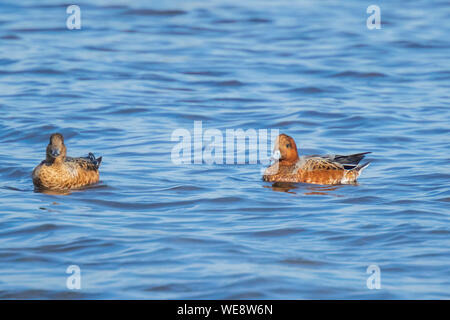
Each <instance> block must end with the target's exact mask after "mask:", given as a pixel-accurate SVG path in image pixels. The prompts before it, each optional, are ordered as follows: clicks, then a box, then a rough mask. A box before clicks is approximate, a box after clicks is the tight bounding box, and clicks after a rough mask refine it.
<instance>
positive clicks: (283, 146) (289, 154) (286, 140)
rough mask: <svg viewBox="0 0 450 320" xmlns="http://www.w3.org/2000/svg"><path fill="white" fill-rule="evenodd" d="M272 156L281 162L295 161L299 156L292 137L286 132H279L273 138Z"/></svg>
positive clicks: (289, 162) (290, 162) (291, 162)
mask: <svg viewBox="0 0 450 320" xmlns="http://www.w3.org/2000/svg"><path fill="white" fill-rule="evenodd" d="M272 158H273V159H274V160H278V161H279V162H280V163H282V164H293V163H295V162H296V161H297V160H298V159H299V158H298V151H297V145H296V144H295V141H294V139H293V138H292V137H290V136H288V135H287V134H284V133H282V134H280V135H279V136H278V137H277V139H276V140H275V146H274V148H273V155H272Z"/></svg>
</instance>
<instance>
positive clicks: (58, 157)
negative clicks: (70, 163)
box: [46, 133, 67, 163]
mask: <svg viewBox="0 0 450 320" xmlns="http://www.w3.org/2000/svg"><path fill="white" fill-rule="evenodd" d="M66 153H67V149H66V146H65V145H64V137H63V135H62V134H60V133H54V134H52V135H51V136H50V141H49V143H48V146H47V156H46V159H47V162H52V163H53V162H62V161H64V159H65V158H66Z"/></svg>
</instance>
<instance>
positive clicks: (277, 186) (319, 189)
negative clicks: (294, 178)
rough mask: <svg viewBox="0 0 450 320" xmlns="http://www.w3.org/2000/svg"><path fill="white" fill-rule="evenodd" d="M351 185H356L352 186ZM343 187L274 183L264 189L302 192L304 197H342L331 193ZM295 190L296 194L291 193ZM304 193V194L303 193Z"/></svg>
mask: <svg viewBox="0 0 450 320" xmlns="http://www.w3.org/2000/svg"><path fill="white" fill-rule="evenodd" d="M352 185H357V184H356V183H355V184H352ZM343 186H345V185H332V186H331V185H330V186H322V185H308V184H306V183H291V182H275V183H273V184H272V185H271V186H267V185H264V186H263V187H264V188H271V189H272V190H273V191H277V192H287V193H292V194H296V193H297V192H302V193H303V194H305V195H324V196H327V195H329V196H335V197H341V196H342V195H338V194H335V193H333V192H332V191H335V190H338V189H339V188H340V187H343ZM291 190H296V191H297V192H294V191H291ZM305 191H306V192H305Z"/></svg>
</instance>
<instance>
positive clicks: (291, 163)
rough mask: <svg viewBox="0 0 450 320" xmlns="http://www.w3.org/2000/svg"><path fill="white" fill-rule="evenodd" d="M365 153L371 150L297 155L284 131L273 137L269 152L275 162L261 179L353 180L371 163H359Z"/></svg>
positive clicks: (288, 180)
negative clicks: (338, 153) (271, 152)
mask: <svg viewBox="0 0 450 320" xmlns="http://www.w3.org/2000/svg"><path fill="white" fill-rule="evenodd" d="M367 153H370V152H364V153H356V154H352V155H348V156H340V155H327V156H316V155H314V156H302V157H299V156H298V153H297V146H296V144H295V141H294V139H292V138H291V137H290V136H288V135H286V134H280V135H279V136H278V137H277V139H276V141H275V147H274V153H273V156H272V158H273V159H274V160H275V163H274V164H272V165H271V166H270V167H268V168H267V169H266V171H265V172H264V175H263V180H264V181H269V182H303V183H314V184H345V183H355V182H356V179H357V178H358V176H359V175H360V174H361V172H362V171H363V169H364V168H366V167H367V166H368V165H369V163H370V162H367V163H365V164H363V165H362V166H360V165H358V163H359V162H360V161H361V159H363V158H364V155H365V154H367Z"/></svg>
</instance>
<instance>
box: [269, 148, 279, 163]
mask: <svg viewBox="0 0 450 320" xmlns="http://www.w3.org/2000/svg"><path fill="white" fill-rule="evenodd" d="M280 158H281V153H280V150H278V149H276V150H273V153H272V156H271V157H270V160H271V161H274V162H275V161H278V160H280Z"/></svg>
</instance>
